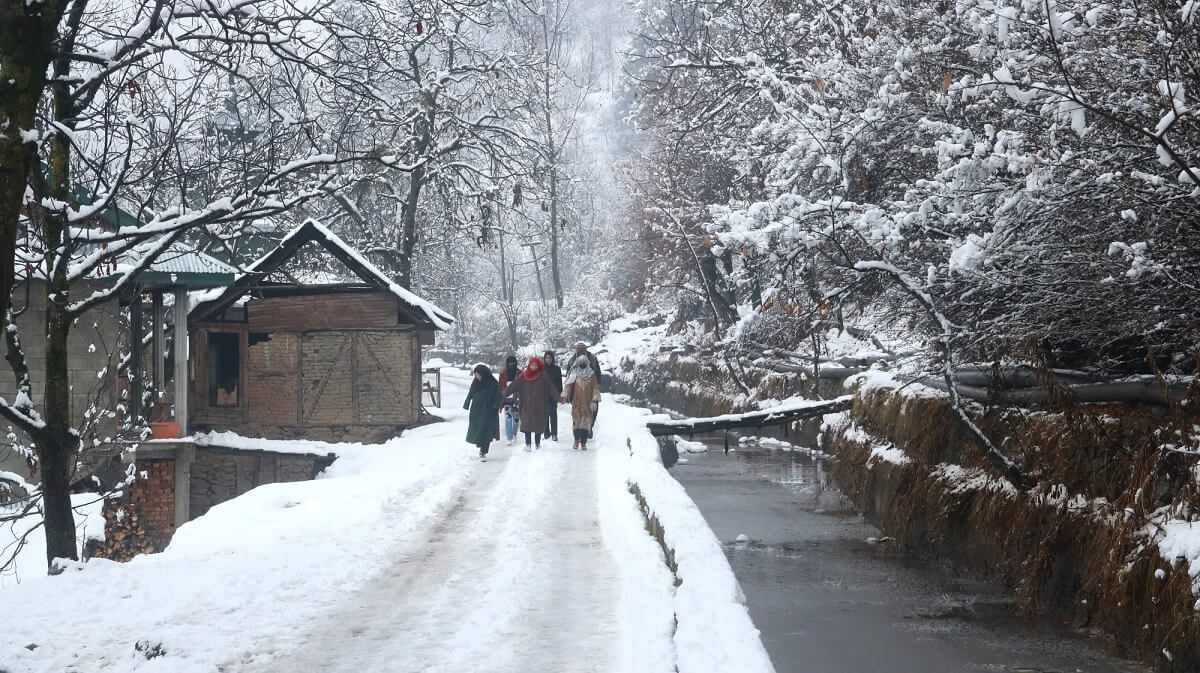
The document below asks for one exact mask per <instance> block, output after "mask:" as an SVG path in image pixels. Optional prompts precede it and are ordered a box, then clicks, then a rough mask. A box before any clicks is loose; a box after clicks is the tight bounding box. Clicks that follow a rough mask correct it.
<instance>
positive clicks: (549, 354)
mask: <svg viewBox="0 0 1200 673" xmlns="http://www.w3.org/2000/svg"><path fill="white" fill-rule="evenodd" d="M557 359H558V356H556V355H555V354H554V351H546V352H545V354H543V355H542V360H544V361H545V363H546V366H547V367H549V366H550V365H552V364H554V362H553V361H554V360H557Z"/></svg>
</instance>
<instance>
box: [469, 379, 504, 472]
mask: <svg viewBox="0 0 1200 673" xmlns="http://www.w3.org/2000/svg"><path fill="white" fill-rule="evenodd" d="M500 400H501V396H500V383H499V382H497V381H496V377H495V376H492V370H491V369H488V366H487V365H484V364H479V365H475V380H474V381H472V382H471V391H470V392H468V393H467V399H466V400H465V401H464V402H463V409H470V410H471V414H470V416H469V417H468V419H467V441H468V442H470V443H472V444H474V445H475V446H478V447H479V460H481V461H483V462H487V454H488V447H489V446H491V444H492V440H493V439H500V417H499V416H498V415H497V412H498V411H499V409H500Z"/></svg>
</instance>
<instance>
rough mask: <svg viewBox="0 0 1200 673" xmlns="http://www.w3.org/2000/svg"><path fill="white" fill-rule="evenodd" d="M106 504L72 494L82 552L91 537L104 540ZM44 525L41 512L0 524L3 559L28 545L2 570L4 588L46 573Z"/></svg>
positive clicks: (2, 511)
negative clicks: (8, 566)
mask: <svg viewBox="0 0 1200 673" xmlns="http://www.w3.org/2000/svg"><path fill="white" fill-rule="evenodd" d="M103 507H104V502H103V501H102V500H101V499H100V497H99V496H97V495H96V494H94V493H76V494H74V495H72V496H71V508H72V510H73V511H74V514H75V541H76V548H77V549H78V550H79V551H80V552H82V551H83V548H84V545H86V544H87V541H88V540H103V539H104V515H103V514H102V512H101V510H102V509H103ZM38 511H40V506H39V507H38ZM5 513H6V512H5V507H4V506H2V505H0V515H3V514H5ZM13 513H14V514H15V513H17V512H16V511H14V512H13ZM41 524H42V519H41V516H40V514H39V515H34V516H26V517H22V518H20V519H16V520H14V521H10V522H7V523H5V524H3V525H0V559H7V558H8V557H9V556H10V555H11V553H12V552H15V551H18V550H17V549H16V546H17V545H20V544H21V542H20V541H21V540H22V538H24V546H23V547H21V549H20V550H19V552H20V553H18V554H17V555H16V561H15V563H14V564H13V565H12V567H10V568H9V569H8V570H6V571H5V572H3V573H0V589H4V588H5V587H9V586H15V585H16V584H19V583H21V582H24V581H26V580H29V579H33V578H39V577H43V576H45V574H46V536H45V533H44V531H43V530H42V528H41ZM31 529H36V530H31ZM0 595H3V594H0ZM0 602H2V601H0ZM3 663H4V658H3V657H2V656H0V664H3ZM0 670H3V669H0Z"/></svg>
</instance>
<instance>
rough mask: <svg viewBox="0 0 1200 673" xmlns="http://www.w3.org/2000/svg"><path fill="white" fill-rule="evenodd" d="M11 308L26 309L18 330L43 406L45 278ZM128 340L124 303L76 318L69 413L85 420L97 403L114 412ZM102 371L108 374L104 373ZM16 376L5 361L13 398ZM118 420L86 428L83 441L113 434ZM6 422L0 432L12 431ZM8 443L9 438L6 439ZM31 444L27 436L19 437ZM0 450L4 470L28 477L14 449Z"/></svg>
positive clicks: (80, 292) (18, 295) (4, 381)
mask: <svg viewBox="0 0 1200 673" xmlns="http://www.w3.org/2000/svg"><path fill="white" fill-rule="evenodd" d="M90 292H91V288H90V287H88V286H87V285H80V286H78V288H77V290H76V296H84V295H86V294H88V293H90ZM13 308H14V309H15V310H18V311H19V310H21V309H25V311H24V313H22V314H21V315H20V316H18V318H17V328H18V331H19V334H20V337H21V345H22V347H23V348H24V350H25V358H26V361H27V362H28V364H29V371H30V378H31V379H32V380H33V401H34V403H35V404H37V405H39V406H40V405H41V402H42V398H43V396H44V395H43V393H44V391H45V382H46V379H45V371H46V336H45V335H46V290H45V284H44V283H42V282H41V281H32V285H31V286H30V287H29V294H28V299H27V297H26V293H25V292H24V289H19V290H18V291H16V292H15V293H14V294H13ZM127 340H128V338H127V336H126V335H125V334H124V332H123V330H122V329H121V320H120V307H119V306H118V304H117V302H116V301H112V302H109V303H108V304H105V305H103V306H100V307H99V308H97V309H94V310H93V311H91V312H90V313H89V314H88V315H87V316H85V317H83V318H81V319H80V320H79V321H77V322H76V323H75V325H74V327H73V328H72V330H71V333H70V335H69V337H68V340H67V344H68V347H69V348H70V354H71V355H70V376H71V386H72V388H73V392H72V394H71V415H72V417H74V418H78V419H81V420H82V417H83V414H84V412H85V411H86V410H87V409H88V408H89V407H90V406H91V405H92V404H93V403H97V404H98V407H99V408H100V409H103V410H112V409H114V408H115V407H116V400H117V376H116V374H117V371H116V370H117V367H116V365H117V361H118V357H119V351H120V349H121V348H122V347H123V344H124V342H125V341H127ZM101 372H104V373H103V375H101ZM16 387H17V386H16V379H15V378H14V377H13V373H12V369H11V368H10V367H9V366H8V364H7V363H3V364H0V396H2V397H4V399H6V400H9V401H12V399H13V397H14V396H15V394H16ZM114 428H115V423H114V422H112V421H106V422H102V423H99V424H97V425H96V426H94V427H92V428H91V429H90V430H88V431H86V432H85V439H88V440H90V439H91V438H93V437H98V438H100V439H103V438H104V437H106V436H108V435H110V434H111V433H112V432H113V430H114ZM8 429H9V428H8V424H7V423H3V422H0V431H3V434H7V433H8ZM5 441H7V440H5ZM19 441H21V442H24V443H28V439H27V438H25V437H23V436H22V437H21V439H20V440H19ZM5 448H7V447H2V448H0V470H10V471H13V472H18V473H20V474H24V475H28V474H29V471H28V469H27V468H26V466H25V465H24V461H23V460H22V459H21V458H20V457H19V456H17V455H16V454H15V452H12V451H9V450H5Z"/></svg>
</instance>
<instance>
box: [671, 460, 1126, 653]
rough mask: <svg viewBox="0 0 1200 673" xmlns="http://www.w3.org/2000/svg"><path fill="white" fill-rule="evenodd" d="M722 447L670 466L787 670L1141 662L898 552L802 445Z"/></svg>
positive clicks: (767, 641) (772, 650) (769, 646)
mask: <svg viewBox="0 0 1200 673" xmlns="http://www.w3.org/2000/svg"><path fill="white" fill-rule="evenodd" d="M719 445H720V442H719V441H718V442H717V446H716V447H715V450H712V451H709V452H708V453H700V454H687V455H685V456H684V458H686V459H687V462H686V463H684V464H680V465H677V466H675V467H673V468H671V473H672V474H673V475H674V476H675V477H676V479H678V480H679V481H680V483H682V484H683V485H684V487H685V488H686V489H687V491H688V493H689V494H690V495H691V496H692V499H693V500H695V502H696V504H697V505H698V506H699V507H700V510H701V512H703V513H704V516H705V518H707V519H708V522H709V525H711V526H712V528H713V530H714V531H715V532H716V534H717V537H718V538H719V539H721V540H722V541H723V542H725V548H726V553H727V554H728V556H729V560H730V563H731V564H732V566H733V570H734V573H736V574H737V577H738V580H739V581H740V582H741V585H742V589H743V590H744V591H745V594H746V599H747V603H748V605H749V608H750V614H751V616H752V617H753V618H754V623H755V625H757V626H758V628H759V629H761V630H762V634H763V643H764V644H765V645H766V647H767V651H768V652H770V654H771V658H772V661H773V662H774V664H775V668H776V670H777V671H778V672H779V673H876V672H878V673H972V672H976V671H983V672H1001V671H1004V672H1007V673H1040V672H1055V673H1074V672H1083V673H1134V672H1139V671H1143V670H1146V669H1143V668H1141V667H1139V666H1137V665H1135V664H1132V663H1129V662H1125V661H1121V660H1116V659H1113V658H1111V657H1108V656H1106V655H1104V654H1103V653H1102V652H1101V651H1100V648H1099V647H1098V645H1097V644H1095V643H1093V642H1091V641H1089V640H1088V639H1087V638H1086V637H1085V636H1084V635H1082V634H1078V633H1076V632H1074V631H1071V630H1068V629H1066V628H1063V627H1061V626H1059V625H1057V624H1055V623H1053V622H1051V621H1048V620H1037V619H1034V618H1032V617H1029V616H1027V615H1025V614H1023V613H1022V612H1021V611H1019V610H1018V609H1016V607H1015V606H1014V604H1013V603H1012V601H1011V600H1009V599H1008V598H1007V597H1006V596H1004V595H1003V594H1001V593H998V592H996V591H994V590H992V589H989V588H988V587H987V586H984V585H982V584H979V583H974V582H968V581H963V580H953V579H946V578H941V577H938V576H937V575H936V574H935V573H934V572H932V571H930V570H928V569H924V568H921V567H919V566H917V565H915V564H906V563H905V562H904V561H903V560H900V559H898V558H897V557H896V554H895V553H894V551H893V550H891V549H890V546H889V544H888V542H887V541H886V540H884V541H882V542H881V541H879V540H878V536H879V532H878V530H877V529H875V528H874V527H872V526H871V525H869V524H867V523H865V522H864V521H863V519H862V517H860V516H858V515H857V514H856V513H855V512H854V511H853V510H852V509H851V503H850V502H849V501H848V500H846V499H845V498H844V497H843V496H842V495H841V494H840V493H839V492H838V491H837V489H836V488H834V487H833V486H832V485H831V484H830V483H829V482H828V477H827V472H826V468H827V467H828V465H827V464H825V463H823V461H820V460H815V459H813V458H811V457H810V456H809V455H808V454H807V453H806V452H802V451H780V450H768V449H761V448H757V447H742V448H740V449H739V450H735V451H733V452H731V453H730V454H729V455H723V453H722V452H721V450H720V448H719ZM741 534H744V535H746V536H747V537H748V538H749V540H748V541H745V542H737V541H736V540H737V538H738V536H739V535H741Z"/></svg>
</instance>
